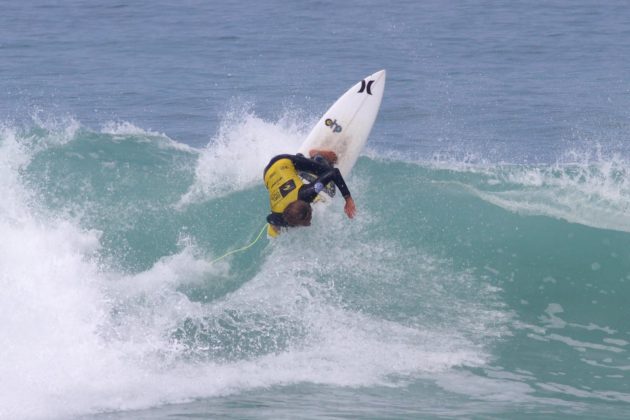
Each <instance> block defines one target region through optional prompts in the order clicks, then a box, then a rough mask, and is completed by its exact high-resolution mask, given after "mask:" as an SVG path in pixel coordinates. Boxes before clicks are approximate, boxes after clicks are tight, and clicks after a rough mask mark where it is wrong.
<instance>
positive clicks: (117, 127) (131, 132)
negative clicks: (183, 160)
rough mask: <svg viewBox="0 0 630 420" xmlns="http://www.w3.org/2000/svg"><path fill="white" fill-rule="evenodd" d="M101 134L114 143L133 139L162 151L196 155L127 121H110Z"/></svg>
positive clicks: (187, 148)
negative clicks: (149, 143)
mask: <svg viewBox="0 0 630 420" xmlns="http://www.w3.org/2000/svg"><path fill="white" fill-rule="evenodd" d="M101 133H103V134H109V135H111V136H112V138H113V140H114V141H124V140H126V139H128V138H129V137H133V138H134V140H135V141H141V142H142V141H144V142H152V143H154V144H156V145H157V146H158V147H160V148H163V149H174V150H179V151H182V152H188V153H197V152H198V151H197V149H195V148H193V147H190V146H188V145H187V144H184V143H180V142H178V141H175V140H173V139H171V138H170V137H168V136H167V135H166V134H164V133H159V132H157V131H152V130H145V129H143V128H140V127H138V126H136V125H134V124H132V123H130V122H128V121H110V122H108V123H106V124H104V125H103V127H101Z"/></svg>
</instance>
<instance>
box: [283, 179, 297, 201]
mask: <svg viewBox="0 0 630 420" xmlns="http://www.w3.org/2000/svg"><path fill="white" fill-rule="evenodd" d="M294 189H295V181H294V180H292V179H290V180H288V181H287V182H285V183H284V184H282V185H280V194H281V195H282V197H286V196H287V195H289V193H290V192H291V191H293V190H294Z"/></svg>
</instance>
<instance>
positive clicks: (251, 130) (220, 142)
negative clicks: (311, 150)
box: [178, 110, 306, 209]
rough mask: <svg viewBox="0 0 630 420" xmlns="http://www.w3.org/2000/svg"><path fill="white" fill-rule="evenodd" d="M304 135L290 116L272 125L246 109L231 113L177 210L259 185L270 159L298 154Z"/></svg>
mask: <svg viewBox="0 0 630 420" xmlns="http://www.w3.org/2000/svg"><path fill="white" fill-rule="evenodd" d="M305 135H306V133H305V131H303V127H300V126H299V123H298V122H296V121H295V120H294V119H293V118H292V117H291V116H288V115H287V116H284V117H283V118H281V119H280V120H279V121H275V122H270V121H265V120H263V119H261V118H259V117H258V116H256V115H255V114H254V113H252V112H250V111H247V110H240V111H235V112H233V113H231V114H229V115H228V116H227V117H226V118H225V119H224V121H223V123H222V125H221V127H220V130H219V133H218V134H217V135H216V137H215V138H214V139H213V140H212V141H211V142H210V143H209V144H208V145H207V146H206V148H205V149H204V150H203V151H202V152H201V154H200V156H199V159H198V161H197V167H196V169H195V180H194V183H193V185H192V186H191V187H190V188H189V190H188V192H186V194H184V196H182V198H181V199H180V202H179V204H178V208H180V209H181V208H184V207H185V206H187V205H189V204H191V203H196V202H201V201H205V200H209V199H213V198H218V197H222V196H224V195H226V194H228V193H231V192H234V191H241V190H243V189H247V188H251V187H253V186H256V185H260V184H261V182H262V173H263V169H264V168H265V166H266V165H267V163H268V162H269V160H270V159H271V158H272V157H273V156H275V155H278V154H281V153H295V151H297V149H298V147H299V145H300V143H301V142H302V140H303V139H304V137H305Z"/></svg>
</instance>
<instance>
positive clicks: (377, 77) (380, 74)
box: [370, 69, 387, 80]
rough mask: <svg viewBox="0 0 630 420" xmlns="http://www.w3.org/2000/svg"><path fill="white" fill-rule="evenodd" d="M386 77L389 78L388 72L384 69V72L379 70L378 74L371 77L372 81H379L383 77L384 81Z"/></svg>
mask: <svg viewBox="0 0 630 420" xmlns="http://www.w3.org/2000/svg"><path fill="white" fill-rule="evenodd" d="M386 76H387V72H386V71H385V69H383V70H379V71H377V72H376V73H374V74H373V75H371V76H370V79H372V80H379V79H380V78H381V77H382V78H383V79H385V77H386Z"/></svg>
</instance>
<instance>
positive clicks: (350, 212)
mask: <svg viewBox="0 0 630 420" xmlns="http://www.w3.org/2000/svg"><path fill="white" fill-rule="evenodd" d="M343 211H345V212H346V215H347V216H348V217H349V218H350V219H352V218H353V217H354V215H355V214H357V208H356V206H355V205H354V200H353V199H352V197H348V198H346V205H345V206H344V207H343Z"/></svg>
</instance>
